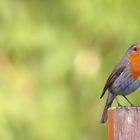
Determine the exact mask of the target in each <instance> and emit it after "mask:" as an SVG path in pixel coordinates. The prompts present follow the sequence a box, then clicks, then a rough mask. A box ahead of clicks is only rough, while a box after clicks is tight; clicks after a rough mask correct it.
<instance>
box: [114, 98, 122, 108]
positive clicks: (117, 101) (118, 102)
mask: <svg viewBox="0 0 140 140" xmlns="http://www.w3.org/2000/svg"><path fill="white" fill-rule="evenodd" d="M115 99H116V101H117V104H118V106H122V105H121V104H120V103H119V101H118V98H117V97H115Z"/></svg>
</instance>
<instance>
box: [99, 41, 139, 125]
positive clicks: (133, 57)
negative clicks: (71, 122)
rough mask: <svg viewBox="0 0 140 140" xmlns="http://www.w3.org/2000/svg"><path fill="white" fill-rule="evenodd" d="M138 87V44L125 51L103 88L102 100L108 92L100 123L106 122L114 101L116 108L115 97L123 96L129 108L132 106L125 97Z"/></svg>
mask: <svg viewBox="0 0 140 140" xmlns="http://www.w3.org/2000/svg"><path fill="white" fill-rule="evenodd" d="M139 86H140V44H133V45H131V47H130V48H129V49H128V50H127V52H126V53H125V55H124V57H123V58H122V59H121V60H120V62H119V63H118V64H117V65H116V66H115V68H114V70H113V71H112V73H111V74H110V76H109V78H108V79H107V82H106V84H105V86H104V89H103V92H102V95H101V97H100V98H102V97H103V96H104V94H105V92H106V90H108V97H107V100H106V105H105V107H104V111H103V114H102V117H101V123H105V122H106V121H107V110H108V108H109V107H110V106H111V104H112V102H113V100H114V99H116V101H117V103H118V106H121V104H120V103H119V102H118V99H117V96H118V95H121V96H123V97H124V98H125V99H126V100H127V101H128V102H129V104H130V105H131V106H134V105H133V104H132V103H131V102H130V101H129V100H128V98H127V97H126V95H128V94H130V93H132V92H133V91H135V90H136V89H137V88H138V87H139Z"/></svg>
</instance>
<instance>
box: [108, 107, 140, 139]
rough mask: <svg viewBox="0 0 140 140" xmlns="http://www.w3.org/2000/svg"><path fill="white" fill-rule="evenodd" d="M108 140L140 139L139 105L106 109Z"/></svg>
mask: <svg viewBox="0 0 140 140" xmlns="http://www.w3.org/2000/svg"><path fill="white" fill-rule="evenodd" d="M108 137H109V140H140V107H111V108H109V109H108Z"/></svg>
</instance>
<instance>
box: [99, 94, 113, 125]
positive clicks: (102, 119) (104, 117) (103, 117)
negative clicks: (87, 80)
mask: <svg viewBox="0 0 140 140" xmlns="http://www.w3.org/2000/svg"><path fill="white" fill-rule="evenodd" d="M114 98H115V96H114V95H113V94H112V93H110V92H109V93H108V97H107V101H106V105H105V107H104V110H103V114H102V117H101V120H100V122H101V123H105V122H106V121H107V110H108V108H109V107H111V104H112V102H113V100H114Z"/></svg>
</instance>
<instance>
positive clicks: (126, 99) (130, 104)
mask: <svg viewBox="0 0 140 140" xmlns="http://www.w3.org/2000/svg"><path fill="white" fill-rule="evenodd" d="M122 96H123V97H124V98H125V99H126V100H127V102H128V103H129V104H130V106H134V105H133V104H132V103H131V102H130V101H129V100H128V98H127V97H126V96H125V95H122Z"/></svg>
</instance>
